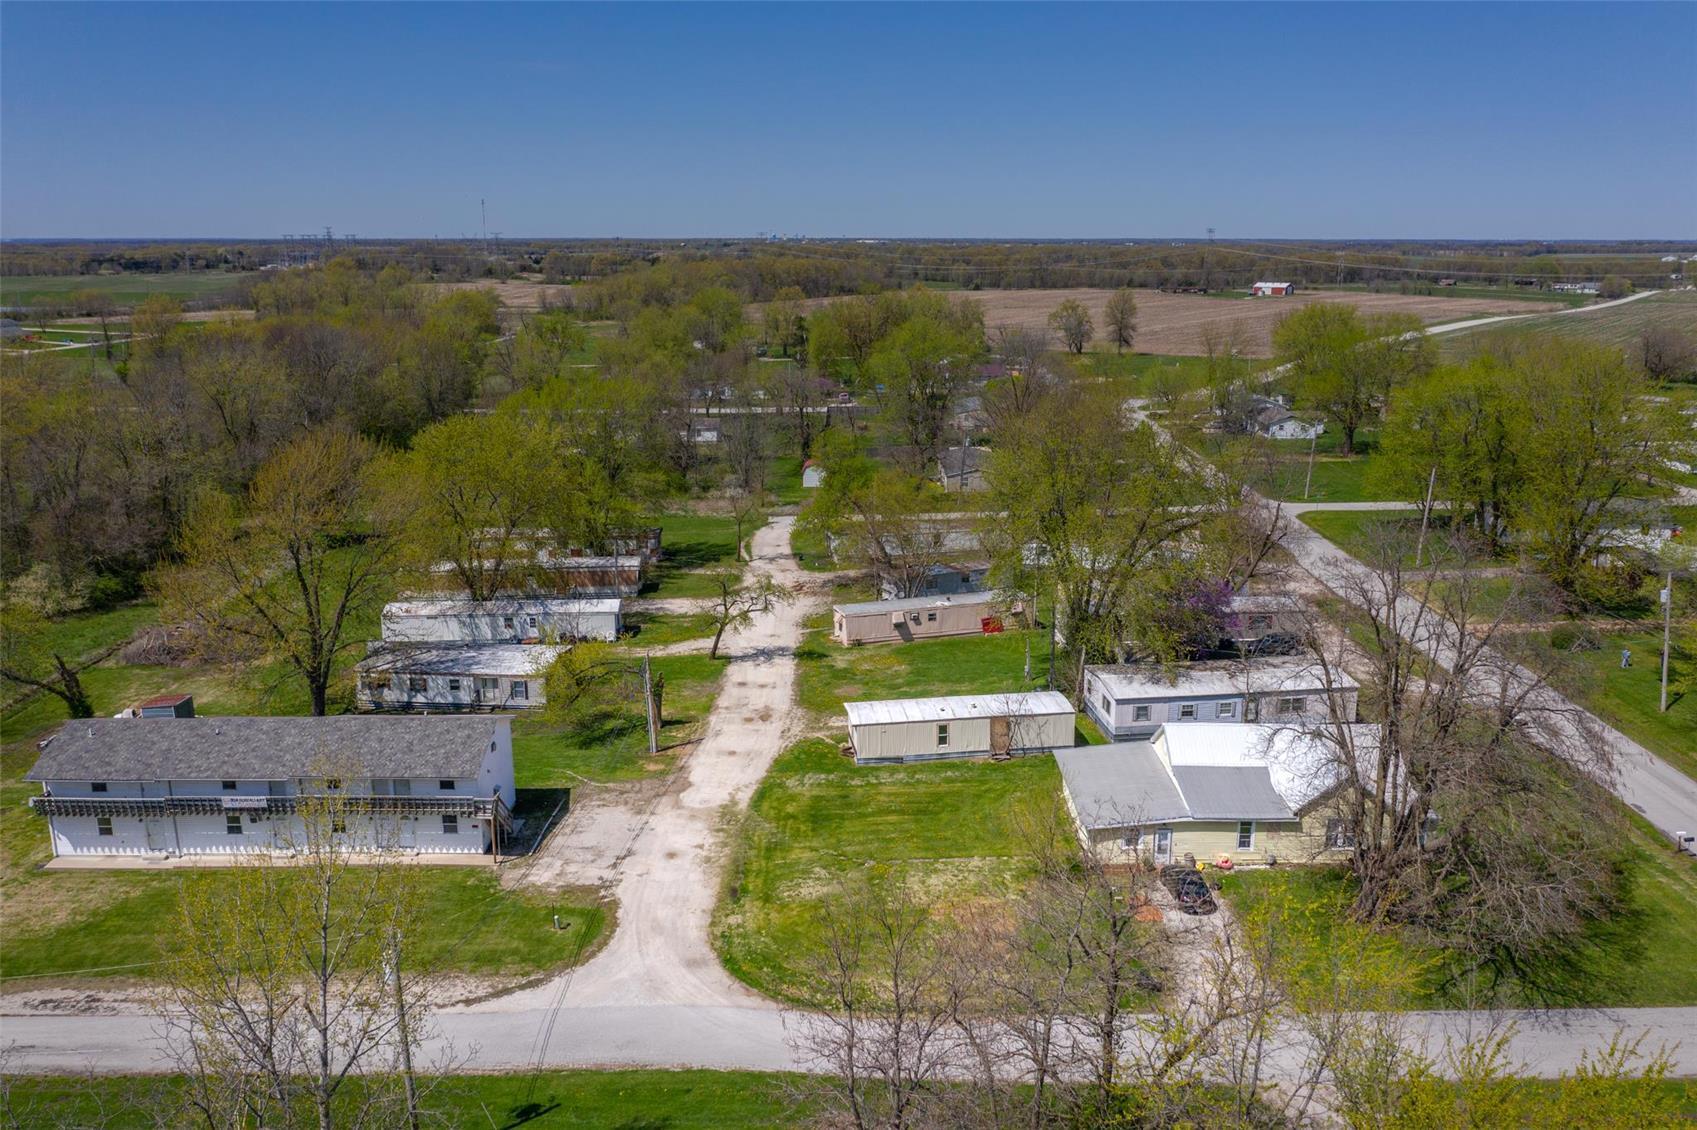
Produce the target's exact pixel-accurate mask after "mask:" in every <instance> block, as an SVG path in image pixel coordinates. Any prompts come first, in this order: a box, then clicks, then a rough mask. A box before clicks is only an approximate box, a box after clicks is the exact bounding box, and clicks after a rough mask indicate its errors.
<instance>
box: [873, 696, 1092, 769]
mask: <svg viewBox="0 0 1697 1130" xmlns="http://www.w3.org/2000/svg"><path fill="white" fill-rule="evenodd" d="M843 711H844V713H846V714H847V715H848V724H849V742H850V744H851V745H852V746H853V749H854V760H855V763H856V764H857V765H893V764H902V763H905V762H912V761H942V760H950V759H960V758H968V757H1008V756H1015V755H1019V754H1027V753H1046V752H1048V751H1049V750H1052V749H1057V748H1060V747H1062V746H1070V745H1072V743H1073V730H1074V726H1075V724H1076V722H1077V716H1076V714H1075V712H1074V711H1073V708H1072V703H1070V702H1068V701H1067V697H1066V696H1065V695H1063V694H1061V693H1060V692H1059V691H1024V692H1017V691H1016V692H1011V693H1008V694H984V695H953V696H948V697H943V698H904V699H886V700H882V701H872V702H845V703H843Z"/></svg>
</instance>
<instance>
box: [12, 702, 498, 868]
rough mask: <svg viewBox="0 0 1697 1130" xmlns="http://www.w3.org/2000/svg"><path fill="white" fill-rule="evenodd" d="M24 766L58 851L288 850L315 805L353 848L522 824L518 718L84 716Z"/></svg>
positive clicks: (474, 848)
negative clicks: (514, 819) (517, 819)
mask: <svg viewBox="0 0 1697 1130" xmlns="http://www.w3.org/2000/svg"><path fill="white" fill-rule="evenodd" d="M27 777H28V779H29V780H31V781H38V782H40V783H41V785H42V795H41V796H38V797H32V798H31V800H30V806H31V807H32V808H33V809H34V810H35V811H36V812H37V813H40V814H42V815H45V816H46V817H47V819H48V821H49V827H50V830H51V835H50V839H51V841H52V844H53V854H54V855H71V856H145V855H155V856H157V855H192V856H224V855H228V856H240V855H256V854H269V853H271V852H286V851H290V850H293V849H295V848H296V847H298V846H299V845H301V844H303V843H304V842H305V841H306V839H307V827H306V824H305V820H304V819H303V812H311V811H314V810H317V811H320V812H329V813H334V817H333V818H334V820H335V825H334V827H333V829H332V830H331V832H330V834H334V835H340V836H345V837H346V838H347V839H346V846H348V847H351V848H355V849H359V850H380V849H381V850H402V851H409V852H416V853H419V854H438V853H440V854H453V855H467V854H476V853H479V852H491V851H493V850H494V849H495V848H496V847H497V846H498V841H504V839H505V837H506V836H507V835H508V833H509V832H510V829H511V815H510V810H511V806H512V804H513V801H514V791H513V742H512V720H511V719H509V718H504V717H499V716H486V717H475V718H473V717H454V718H449V717H438V718H379V717H371V716H367V715H357V714H343V715H337V716H332V717H325V718H207V717H199V718H194V717H188V718H176V717H172V718H95V719H80V720H74V721H71V722H67V723H66V724H65V725H64V726H63V727H62V728H61V729H60V730H59V732H58V733H57V734H55V735H54V736H53V737H51V738H49V739H48V740H47V742H46V744H45V748H44V749H43V751H42V754H41V757H40V759H39V760H37V761H36V764H35V767H34V768H33V769H31V770H30V772H29V773H28V775H27Z"/></svg>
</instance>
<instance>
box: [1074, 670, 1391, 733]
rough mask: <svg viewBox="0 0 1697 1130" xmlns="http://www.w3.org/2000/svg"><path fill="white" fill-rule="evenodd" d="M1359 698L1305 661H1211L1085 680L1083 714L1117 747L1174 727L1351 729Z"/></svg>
mask: <svg viewBox="0 0 1697 1130" xmlns="http://www.w3.org/2000/svg"><path fill="white" fill-rule="evenodd" d="M1360 691H1361V686H1360V684H1359V683H1357V682H1356V681H1355V680H1354V679H1353V678H1351V677H1350V676H1349V674H1348V673H1347V672H1345V671H1343V670H1341V669H1339V668H1336V667H1324V666H1322V665H1321V664H1320V662H1319V661H1318V660H1316V659H1314V658H1311V657H1308V656H1280V657H1273V658H1265V659H1251V660H1247V661H1239V660H1212V661H1208V662H1203V663H1190V664H1186V665H1184V666H1181V667H1178V668H1174V669H1168V668H1163V667H1161V666H1159V665H1157V664H1152V663H1137V664H1111V665H1103V666H1097V667H1087V668H1085V672H1084V692H1085V693H1084V709H1085V712H1086V713H1087V714H1089V715H1090V718H1091V720H1092V721H1094V722H1095V723H1096V725H1098V726H1099V727H1101V729H1102V732H1103V733H1104V734H1107V735H1108V736H1109V737H1111V738H1113V739H1114V740H1115V741H1135V740H1142V739H1147V738H1149V737H1152V736H1153V735H1154V733H1155V731H1156V730H1158V729H1160V728H1161V727H1162V726H1163V725H1172V724H1177V723H1190V722H1208V723H1212V722H1226V723H1240V722H1282V723H1285V724H1287V725H1288V724H1301V723H1304V722H1310V723H1312V722H1319V721H1326V720H1334V719H1341V720H1343V721H1349V722H1353V721H1354V720H1355V713H1356V706H1357V701H1358V699H1359V697H1360Z"/></svg>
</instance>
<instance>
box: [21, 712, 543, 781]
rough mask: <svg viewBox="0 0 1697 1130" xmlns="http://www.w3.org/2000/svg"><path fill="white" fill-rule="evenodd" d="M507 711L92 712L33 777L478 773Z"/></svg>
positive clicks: (55, 745) (71, 727) (56, 742)
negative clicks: (316, 714)
mask: <svg viewBox="0 0 1697 1130" xmlns="http://www.w3.org/2000/svg"><path fill="white" fill-rule="evenodd" d="M508 721H509V720H508V718H507V717H506V716H503V715H488V714H485V715H476V716H449V715H428V716H423V717H388V716H379V715H363V714H341V715H335V716H332V717H327V718H301V717H280V718H236V717H231V718H219V717H200V718H89V719H83V720H80V721H72V722H67V723H66V724H65V725H64V727H63V728H62V729H60V731H59V732H58V733H57V734H56V735H54V737H53V738H52V740H51V741H50V742H49V743H48V746H47V748H46V749H45V750H43V751H42V754H41V757H40V759H39V760H37V761H36V763H35V768H33V769H31V770H30V771H29V773H27V774H26V775H25V777H26V779H27V780H31V781H83V780H87V781H197V780H198V781H206V780H228V779H232V778H233V779H236V780H244V781H275V780H283V779H287V778H290V777H304V776H311V775H313V774H314V773H315V772H317V771H318V770H321V769H324V768H333V769H337V770H352V771H356V772H358V773H362V774H364V775H367V776H372V777H475V776H477V775H478V772H479V770H480V769H481V768H482V765H483V755H484V753H485V751H487V750H488V749H489V745H490V743H491V742H493V741H494V740H495V738H496V734H497V732H498V731H499V729H500V727H501V726H502V725H504V724H506V723H507V722H508Z"/></svg>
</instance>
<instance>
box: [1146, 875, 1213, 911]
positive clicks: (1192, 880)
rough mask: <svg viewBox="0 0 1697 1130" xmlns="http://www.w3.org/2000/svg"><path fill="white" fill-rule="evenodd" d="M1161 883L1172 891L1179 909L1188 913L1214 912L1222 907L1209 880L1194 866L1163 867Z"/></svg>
mask: <svg viewBox="0 0 1697 1130" xmlns="http://www.w3.org/2000/svg"><path fill="white" fill-rule="evenodd" d="M1161 883H1162V884H1163V885H1164V886H1165V887H1166V888H1167V890H1168V891H1170V892H1172V896H1173V898H1174V899H1176V900H1177V901H1178V905H1179V909H1180V910H1182V911H1184V912H1185V913H1186V914H1212V913H1214V912H1215V911H1216V910H1218V909H1220V904H1219V903H1218V902H1216V901H1215V900H1214V892H1213V891H1212V890H1211V889H1210V888H1209V886H1208V880H1207V879H1205V878H1204V877H1203V875H1202V872H1200V871H1198V870H1197V869H1196V868H1194V867H1182V866H1179V865H1177V864H1174V865H1172V866H1169V867H1163V868H1161Z"/></svg>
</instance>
